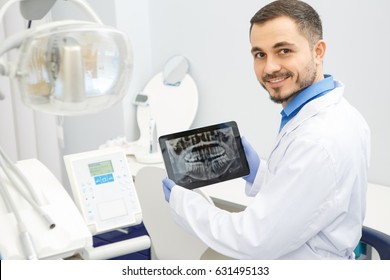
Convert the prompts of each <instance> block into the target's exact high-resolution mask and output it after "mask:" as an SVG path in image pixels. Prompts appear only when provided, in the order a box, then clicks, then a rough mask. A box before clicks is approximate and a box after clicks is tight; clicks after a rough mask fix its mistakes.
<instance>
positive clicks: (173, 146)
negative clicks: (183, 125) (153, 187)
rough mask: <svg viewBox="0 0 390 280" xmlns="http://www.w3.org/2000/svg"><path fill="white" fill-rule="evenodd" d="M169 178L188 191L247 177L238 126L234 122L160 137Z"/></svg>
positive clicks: (246, 164) (247, 169)
mask: <svg viewBox="0 0 390 280" xmlns="http://www.w3.org/2000/svg"><path fill="white" fill-rule="evenodd" d="M159 143H160V147H161V152H162V155H163V159H164V164H165V167H166V169H167V173H168V177H169V178H170V179H171V180H173V181H174V182H175V183H176V184H177V185H180V186H182V187H185V188H188V189H194V188H199V187H203V186H206V185H210V184H214V183H219V182H222V181H226V180H230V179H234V178H238V177H242V176H245V175H248V174H249V167H248V162H247V160H246V157H245V153H244V150H243V147H242V144H241V137H240V134H239V131H238V127H237V124H236V123H235V122H233V121H231V122H227V123H221V124H216V125H211V126H207V127H202V128H197V129H193V130H188V131H183V132H178V133H173V134H169V135H164V136H161V137H160V138H159Z"/></svg>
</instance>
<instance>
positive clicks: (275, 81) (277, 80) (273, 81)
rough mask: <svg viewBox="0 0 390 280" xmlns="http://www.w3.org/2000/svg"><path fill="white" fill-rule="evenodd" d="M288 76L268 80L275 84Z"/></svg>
mask: <svg viewBox="0 0 390 280" xmlns="http://www.w3.org/2000/svg"><path fill="white" fill-rule="evenodd" d="M285 79H286V78H279V79H276V80H269V81H268V82H269V83H273V84H275V83H279V82H281V81H283V80H285Z"/></svg>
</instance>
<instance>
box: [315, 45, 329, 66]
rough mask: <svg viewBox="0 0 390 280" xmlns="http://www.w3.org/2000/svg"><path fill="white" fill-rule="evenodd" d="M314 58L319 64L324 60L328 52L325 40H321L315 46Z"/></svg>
mask: <svg viewBox="0 0 390 280" xmlns="http://www.w3.org/2000/svg"><path fill="white" fill-rule="evenodd" d="M313 51H314V59H315V62H316V63H317V64H321V63H322V61H323V60H324V56H325V52H326V43H325V41H324V40H319V41H318V42H317V43H316V44H315V46H314V49H313Z"/></svg>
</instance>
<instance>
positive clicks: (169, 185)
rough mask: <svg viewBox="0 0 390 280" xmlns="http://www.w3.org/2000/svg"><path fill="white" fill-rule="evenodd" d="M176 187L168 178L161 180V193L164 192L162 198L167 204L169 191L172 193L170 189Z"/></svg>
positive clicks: (169, 195)
mask: <svg viewBox="0 0 390 280" xmlns="http://www.w3.org/2000/svg"><path fill="white" fill-rule="evenodd" d="M175 185H176V183H175V182H173V181H172V180H171V179H169V178H165V179H163V180H162V186H163V191H164V196H165V200H166V201H167V202H169V198H170V197H171V191H172V188H173V187H174V186H175Z"/></svg>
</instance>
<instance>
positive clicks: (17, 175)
mask: <svg viewBox="0 0 390 280" xmlns="http://www.w3.org/2000/svg"><path fill="white" fill-rule="evenodd" d="M4 161H5V162H4ZM7 167H9V168H7ZM0 168H1V169H2V170H3V171H4V173H5V175H6V176H7V177H8V179H9V180H10V182H12V183H13V185H14V187H15V189H16V190H17V191H18V192H19V194H20V195H22V196H23V198H24V199H26V200H27V202H28V203H30V205H31V206H32V207H33V208H34V209H35V210H36V211H37V212H38V213H39V214H40V215H41V216H42V218H43V219H44V220H45V222H46V223H47V224H48V225H49V228H50V229H53V228H55V226H56V225H55V222H54V221H53V219H52V218H51V217H50V215H49V214H48V213H46V211H44V210H43V209H42V207H41V205H42V202H41V201H40V199H39V197H38V195H37V194H36V192H35V189H34V188H33V186H32V185H31V184H30V182H29V181H28V180H27V179H26V177H25V176H24V175H23V173H22V172H20V170H19V169H18V168H16V166H15V165H14V164H13V163H12V162H11V160H10V159H9V158H8V157H7V155H6V154H5V153H4V151H3V150H2V149H1V147H0ZM9 169H10V170H11V172H12V173H13V174H11V173H10V172H9ZM18 179H19V180H20V181H21V182H20V181H18ZM20 183H22V184H24V186H25V187H26V189H27V190H28V191H29V193H30V194H31V196H32V197H33V199H31V198H30V197H29V196H28V195H26V193H25V192H24V191H23V190H22V188H21V186H20V185H21V184H20Z"/></svg>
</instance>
